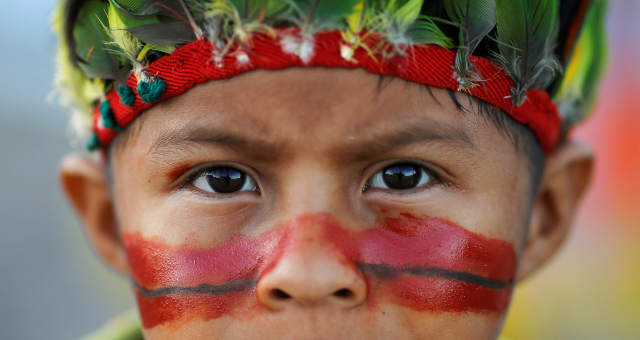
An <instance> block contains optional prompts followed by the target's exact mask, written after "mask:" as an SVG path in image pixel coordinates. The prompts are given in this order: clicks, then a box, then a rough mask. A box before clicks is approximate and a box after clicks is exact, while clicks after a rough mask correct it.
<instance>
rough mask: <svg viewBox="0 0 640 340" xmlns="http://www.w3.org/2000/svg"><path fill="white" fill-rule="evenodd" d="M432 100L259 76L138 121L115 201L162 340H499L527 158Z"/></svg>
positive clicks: (415, 90)
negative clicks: (378, 339) (415, 339)
mask: <svg viewBox="0 0 640 340" xmlns="http://www.w3.org/2000/svg"><path fill="white" fill-rule="evenodd" d="M433 94H434V97H432V96H431V95H429V93H428V91H427V90H426V89H425V88H423V87H421V86H419V85H415V84H411V83H407V82H405V81H401V80H397V79H396V80H392V81H389V82H387V81H383V82H382V83H380V82H379V78H378V77H377V76H374V75H371V74H367V73H365V72H363V71H346V70H326V69H290V70H285V71H277V72H268V71H255V72H251V73H249V74H246V75H243V76H239V77H236V78H234V79H232V80H229V81H217V82H208V83H206V84H203V85H199V86H197V87H195V88H193V89H192V90H190V91H188V92H187V93H186V94H184V95H182V96H179V97H177V98H175V99H173V100H171V101H169V102H166V103H163V104H161V105H159V106H157V107H155V108H154V109H152V110H150V111H149V112H147V113H145V115H144V116H143V117H141V118H139V119H138V121H136V122H134V126H132V127H131V129H132V131H131V134H130V135H129V136H128V137H129V138H127V139H126V140H121V141H118V143H117V144H116V147H115V148H114V150H113V152H112V162H111V166H112V168H111V169H112V185H113V186H112V192H113V199H114V202H115V214H116V217H117V225H118V228H119V232H120V235H121V242H122V243H121V245H122V248H121V249H122V251H123V253H126V257H127V263H128V265H127V267H128V269H126V272H127V273H128V274H129V275H130V277H131V279H132V280H133V282H134V285H135V286H136V288H135V294H136V297H137V301H138V305H139V309H140V312H141V316H142V320H143V326H144V327H145V330H146V335H147V337H148V338H149V339H222V338H224V339H256V338H268V339H376V338H381V339H413V338H417V339H492V338H494V337H495V336H496V334H497V333H498V332H499V329H500V326H501V323H502V320H503V318H504V315H505V313H506V310H507V306H508V303H509V299H510V296H511V291H512V286H513V285H512V284H513V282H514V280H515V277H516V271H517V264H518V260H519V258H520V256H521V254H522V253H523V249H525V241H526V233H527V227H528V226H529V215H530V212H531V183H530V173H529V169H528V167H527V161H526V159H525V157H524V156H523V155H522V153H520V152H517V150H516V148H515V146H514V145H513V143H512V142H511V141H509V140H508V139H507V138H505V137H504V136H503V134H501V133H500V132H499V131H498V129H497V128H496V127H494V126H493V125H491V123H489V122H487V121H485V120H484V119H483V118H482V117H481V116H480V115H478V114H473V113H461V112H459V111H458V110H457V108H456V107H455V105H454V104H453V102H452V101H451V100H450V98H448V94H447V93H446V92H445V91H443V90H434V91H433ZM215 191H217V193H216V192H215ZM116 262H117V261H116Z"/></svg>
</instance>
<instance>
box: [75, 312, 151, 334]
mask: <svg viewBox="0 0 640 340" xmlns="http://www.w3.org/2000/svg"><path fill="white" fill-rule="evenodd" d="M81 340H144V336H143V335H142V327H141V326H140V318H139V317H138V311H137V310H135V309H134V310H130V311H128V312H126V313H124V314H122V315H119V316H117V317H116V318H114V319H112V320H111V321H109V322H108V323H106V324H105V325H104V326H102V328H100V329H99V330H98V331H96V332H94V333H91V334H90V335H87V336H85V337H83V338H82V339H81Z"/></svg>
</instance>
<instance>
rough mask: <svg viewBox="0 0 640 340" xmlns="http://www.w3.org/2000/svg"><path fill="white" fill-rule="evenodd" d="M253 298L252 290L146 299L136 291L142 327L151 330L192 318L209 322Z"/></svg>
mask: <svg viewBox="0 0 640 340" xmlns="http://www.w3.org/2000/svg"><path fill="white" fill-rule="evenodd" d="M253 295H255V292H254V291H253V290H248V291H238V292H233V293H230V294H225V295H218V296H213V295H206V294H193V295H177V296H161V297H154V298H149V297H145V296H143V295H141V294H140V293H137V292H136V300H137V303H138V309H139V310H140V316H141V319H142V326H143V327H144V328H147V329H149V328H153V327H155V326H158V325H160V324H163V323H165V322H172V321H177V320H184V321H188V320H191V319H194V318H199V319H202V320H211V319H216V318H219V317H221V316H223V315H225V314H227V313H230V312H231V311H232V310H233V309H234V308H236V307H237V306H238V305H239V304H240V303H241V302H242V301H243V300H245V299H247V298H250V297H251V296H253Z"/></svg>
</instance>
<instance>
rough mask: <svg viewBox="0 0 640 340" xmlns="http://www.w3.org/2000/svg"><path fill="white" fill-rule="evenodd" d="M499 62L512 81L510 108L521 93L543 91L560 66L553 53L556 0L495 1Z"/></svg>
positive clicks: (522, 100)
mask: <svg viewBox="0 0 640 340" xmlns="http://www.w3.org/2000/svg"><path fill="white" fill-rule="evenodd" d="M496 5H497V6H496V16H497V31H498V33H497V39H498V41H499V42H500V43H499V44H498V48H499V50H500V55H499V56H496V57H497V59H498V61H499V63H500V64H501V65H502V67H503V68H504V70H505V71H506V72H507V74H508V75H509V76H511V78H512V79H513V80H514V81H515V87H514V88H512V90H511V94H512V100H513V103H514V105H516V106H520V105H521V104H522V103H523V102H524V100H525V99H526V97H525V92H526V91H527V90H530V89H543V90H544V89H545V88H546V87H547V86H548V85H549V83H550V82H551V81H552V80H553V77H554V76H555V73H556V71H558V70H559V69H560V64H559V62H558V61H557V59H556V57H555V56H554V54H553V48H554V43H555V40H556V35H557V29H558V10H559V2H558V0H496Z"/></svg>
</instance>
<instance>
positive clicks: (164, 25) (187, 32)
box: [127, 21, 196, 45]
mask: <svg viewBox="0 0 640 340" xmlns="http://www.w3.org/2000/svg"><path fill="white" fill-rule="evenodd" d="M127 31H128V32H129V33H131V34H133V35H134V36H135V37H136V38H138V39H140V40H141V41H144V42H145V43H147V44H154V45H178V44H184V43H188V42H190V41H193V40H195V39H196V36H195V35H194V34H193V29H191V26H189V25H187V24H186V23H184V22H182V21H173V22H160V23H156V24H149V25H142V26H137V27H131V28H128V29H127Z"/></svg>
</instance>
